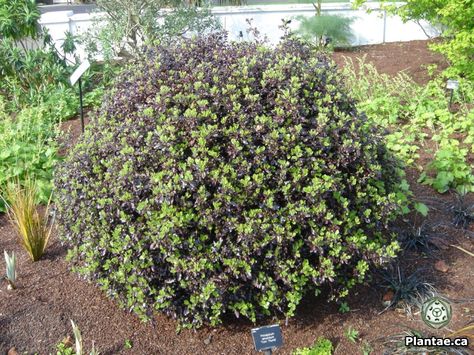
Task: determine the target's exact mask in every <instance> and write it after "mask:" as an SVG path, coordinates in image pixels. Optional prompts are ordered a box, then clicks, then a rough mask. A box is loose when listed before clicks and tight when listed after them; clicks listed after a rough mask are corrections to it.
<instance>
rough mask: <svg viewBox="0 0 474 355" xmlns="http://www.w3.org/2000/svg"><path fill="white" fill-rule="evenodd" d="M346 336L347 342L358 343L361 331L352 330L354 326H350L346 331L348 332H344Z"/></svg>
mask: <svg viewBox="0 0 474 355" xmlns="http://www.w3.org/2000/svg"><path fill="white" fill-rule="evenodd" d="M344 335H345V337H346V338H347V340H349V341H351V342H353V343H357V341H358V340H359V331H358V330H356V329H354V328H352V326H349V328H347V329H346V331H345V332H344Z"/></svg>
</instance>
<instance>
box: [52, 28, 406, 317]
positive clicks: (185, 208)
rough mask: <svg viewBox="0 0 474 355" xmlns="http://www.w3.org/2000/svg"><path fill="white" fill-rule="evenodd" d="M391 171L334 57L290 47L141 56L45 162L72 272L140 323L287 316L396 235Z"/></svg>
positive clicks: (218, 46)
mask: <svg viewBox="0 0 474 355" xmlns="http://www.w3.org/2000/svg"><path fill="white" fill-rule="evenodd" d="M397 171H398V164H397V163H396V161H395V160H394V159H393V158H392V157H391V156H390V155H389V154H388V153H387V150H386V148H385V145H384V143H383V137H382V134H381V133H380V132H379V131H378V129H377V128H375V127H373V126H372V125H371V124H370V123H369V122H368V120H367V119H366V117H365V116H364V115H363V114H361V113H360V112H358V111H357V110H356V108H355V103H354V102H353V101H352V100H351V99H350V98H348V97H347V95H346V94H345V93H344V90H343V84H342V83H341V81H340V79H339V76H338V74H337V71H336V68H335V65H334V64H333V63H332V62H330V61H329V60H328V59H327V58H326V57H323V56H317V55H315V53H314V52H312V51H311V49H309V47H307V46H305V45H304V44H302V43H300V42H297V41H295V40H286V41H283V42H282V43H281V44H280V45H279V46H278V47H276V48H275V49H270V48H267V47H265V46H263V45H261V44H257V43H228V42H226V39H225V35H222V34H214V35H212V36H208V37H204V38H197V39H183V40H181V41H179V42H177V43H175V44H173V45H172V46H171V47H157V48H153V49H149V50H148V52H147V54H146V60H144V61H142V62H136V63H135V64H134V65H133V66H132V67H131V68H130V69H128V70H126V71H125V72H124V74H123V76H122V77H121V78H120V80H118V82H117V84H116V86H115V88H114V89H113V90H112V91H111V92H110V93H109V94H108V97H107V99H106V100H105V102H104V104H103V106H102V108H101V111H100V112H99V114H98V117H97V119H96V120H95V121H94V122H93V123H91V125H90V126H89V128H88V130H87V132H86V134H85V136H84V137H83V138H82V140H81V142H80V143H79V144H78V145H77V146H76V147H75V149H74V150H72V151H71V152H70V154H69V156H68V157H67V159H66V160H65V161H64V162H63V163H62V165H61V166H60V167H59V169H58V170H57V175H56V179H55V183H56V188H57V217H58V220H59V226H60V230H61V232H62V233H61V234H62V236H63V238H64V240H65V241H66V242H67V244H69V246H70V247H71V249H70V257H71V259H72V260H73V261H74V262H75V265H76V269H77V270H78V271H79V272H81V273H83V274H85V275H86V276H88V277H90V278H92V279H94V280H96V281H97V282H98V284H100V285H101V286H102V287H103V288H104V289H106V290H107V291H108V293H109V295H111V296H114V297H117V298H118V299H120V300H121V301H122V304H123V305H124V306H125V307H127V308H129V309H130V310H133V311H135V312H137V313H138V314H139V315H141V316H142V317H144V318H146V317H147V316H149V315H150V311H151V310H153V309H155V310H161V311H164V312H165V313H166V314H168V315H171V316H173V317H175V318H177V319H179V320H180V323H181V324H183V325H188V326H200V325H202V324H203V323H210V324H212V325H215V324H218V323H220V322H221V320H222V317H223V315H224V314H226V313H230V314H235V315H236V316H239V315H243V316H245V317H248V318H250V319H252V320H253V321H255V320H256V318H257V317H260V316H264V315H269V314H274V313H279V312H282V313H284V314H286V315H287V316H292V315H293V314H294V312H295V308H296V306H297V305H298V303H299V302H300V300H301V298H302V297H303V295H304V294H305V293H306V292H318V291H319V289H320V288H321V286H322V285H325V284H330V285H331V287H330V288H331V295H332V297H331V298H334V299H335V298H339V297H344V296H345V295H346V294H347V292H348V290H349V289H350V288H351V287H352V286H353V285H354V284H355V283H357V282H361V281H362V280H364V278H365V275H366V273H367V270H368V268H369V266H370V265H371V264H374V263H379V262H380V261H381V260H384V259H386V258H389V257H392V256H393V255H394V252H395V250H396V249H397V244H396V242H395V241H393V238H392V237H391V236H390V235H389V234H388V233H384V232H383V231H384V228H385V226H386V224H387V223H388V221H389V220H391V218H392V217H393V216H394V213H395V211H396V210H397V198H396V195H397V186H398V185H399V177H398V176H399V175H398V173H397Z"/></svg>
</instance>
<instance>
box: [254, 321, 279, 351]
mask: <svg viewBox="0 0 474 355" xmlns="http://www.w3.org/2000/svg"><path fill="white" fill-rule="evenodd" d="M252 338H253V343H254V345H255V350H257V351H264V352H265V353H266V354H271V353H272V350H273V349H274V348H279V347H280V346H282V345H283V338H282V336H281V329H280V326H279V325H278V324H274V325H267V326H265V327H260V328H254V329H252Z"/></svg>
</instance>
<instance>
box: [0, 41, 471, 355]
mask: <svg viewBox="0 0 474 355" xmlns="http://www.w3.org/2000/svg"><path fill="white" fill-rule="evenodd" d="M365 54H367V61H369V62H373V63H374V64H375V65H376V66H377V68H378V69H379V71H380V72H383V73H387V74H396V73H397V72H399V71H402V70H403V71H405V72H406V73H407V74H409V75H410V76H411V77H412V78H413V79H414V80H415V81H417V82H418V83H426V82H427V81H428V76H427V71H426V65H430V64H436V65H438V67H439V68H440V69H442V68H444V67H446V62H445V61H444V60H443V58H442V57H441V56H438V55H435V54H433V53H432V52H430V51H429V50H428V49H427V42H424V41H414V42H409V43H391V44H384V45H375V46H366V47H361V48H357V49H354V50H352V51H348V52H337V53H335V54H334V57H335V60H336V61H337V62H338V63H339V64H340V65H341V64H342V63H343V59H342V57H343V56H349V57H352V58H355V57H362V56H363V55H365ZM68 127H70V128H71V133H72V136H73V137H72V141H75V140H76V139H77V136H78V135H79V134H80V121H79V120H75V121H71V122H68V123H66V124H65V125H64V128H65V129H68ZM423 154H424V155H426V156H428V155H432V152H430V151H429V150H425V151H424V152H423ZM424 155H421V157H420V160H421V161H425V158H426V157H425V156H424ZM407 177H408V180H409V182H410V184H411V187H412V190H413V192H414V194H415V198H416V199H418V200H420V201H426V202H425V203H427V204H428V205H430V206H435V205H436V206H441V205H442V203H444V202H449V201H451V200H452V199H453V198H454V197H453V196H451V195H448V194H445V195H440V194H438V193H436V192H435V191H434V190H432V189H431V188H429V187H427V186H423V185H420V184H417V183H416V180H417V178H418V172H416V171H410V170H409V171H407ZM433 196H436V201H435V202H433V201H432V200H431V199H432V197H433ZM428 219H429V221H431V222H434V221H436V222H444V224H445V227H443V228H442V232H443V233H444V234H445V236H446V237H445V239H446V241H447V243H446V244H443V245H441V246H440V247H441V251H440V252H439V254H438V255H436V256H434V257H420V256H419V255H418V254H417V255H410V254H408V255H407V256H406V257H405V258H404V259H403V260H400V262H401V263H402V264H404V265H406V266H408V268H409V269H410V270H414V269H418V268H425V270H426V272H424V276H426V278H427V280H429V281H431V282H433V283H434V285H435V286H436V287H437V289H438V291H439V292H440V293H441V294H443V295H444V296H446V297H449V298H450V299H451V300H458V301H459V302H452V306H453V319H452V321H451V323H450V324H449V325H448V327H447V328H448V329H449V330H456V329H459V328H461V327H464V326H466V324H467V323H468V322H469V321H472V320H473V317H474V302H468V301H462V300H466V299H469V298H473V297H474V292H473V290H474V281H473V280H474V278H473V276H474V262H473V261H474V258H473V257H472V256H470V255H468V254H466V253H465V252H463V251H461V250H460V249H458V248H456V247H453V246H452V245H456V246H459V247H461V248H464V249H465V250H469V251H471V252H472V251H473V250H474V244H473V242H472V237H471V238H469V237H468V233H469V232H464V231H461V230H459V229H455V228H453V227H450V226H449V225H450V222H451V216H450V214H449V213H448V212H447V211H446V210H443V209H439V210H432V211H431V212H430V214H429V216H428ZM470 228H471V231H472V232H474V230H473V226H472V225H471V227H470ZM3 249H6V250H10V251H11V250H14V251H15V252H16V253H17V255H18V256H19V261H18V264H19V266H18V273H19V277H18V285H17V286H18V289H17V290H16V291H14V292H12V291H7V290H6V283H3V282H2V284H1V287H0V354H4V353H6V352H7V351H8V350H9V349H10V348H12V347H16V349H18V352H20V353H21V352H26V353H28V354H30V353H35V352H38V353H39V354H49V353H53V352H54V349H55V345H56V344H57V343H58V342H60V341H62V340H63V339H64V338H65V337H66V336H67V335H71V336H72V332H71V326H70V319H73V320H74V322H75V323H76V324H77V325H78V326H79V328H80V329H81V332H82V337H83V339H84V342H85V348H86V349H90V348H91V345H92V341H94V343H95V345H96V348H98V349H99V350H100V352H101V354H119V353H120V354H121V353H123V354H127V353H129V354H252V353H255V351H254V349H253V342H252V339H251V336H250V329H251V328H252V327H254V325H253V324H252V323H250V322H248V321H238V320H235V319H233V318H232V319H228V320H226V321H225V322H224V325H223V326H220V327H218V328H206V327H204V328H202V329H199V330H197V331H188V330H185V331H182V332H181V333H179V334H177V333H176V322H175V321H173V320H170V319H168V318H167V317H165V316H163V315H159V314H158V315H155V316H154V318H153V320H152V321H151V322H149V323H142V322H140V320H139V319H138V318H137V317H136V316H135V315H133V314H130V313H128V312H127V311H126V310H121V309H119V308H118V306H117V304H116V303H115V302H114V301H111V300H110V299H108V298H107V297H106V295H105V293H103V292H102V291H100V290H99V289H98V288H97V287H96V286H95V285H93V284H91V283H88V282H86V281H84V280H82V279H80V278H79V277H78V276H77V275H76V274H73V273H71V272H70V271H69V265H68V263H67V262H66V261H65V256H66V250H65V248H64V247H62V246H61V244H60V243H59V241H58V239H57V236H56V235H53V237H52V240H51V242H50V245H49V247H48V249H47V250H46V253H45V255H44V257H43V258H42V260H40V261H39V262H36V263H32V262H31V261H30V260H29V259H28V257H27V255H26V254H25V253H24V252H23V251H22V250H21V246H20V245H19V244H18V242H17V236H16V235H15V233H14V231H13V229H12V228H11V227H10V225H9V223H8V221H7V218H6V216H4V215H1V216H0V250H3ZM439 260H443V261H444V263H445V264H446V265H447V266H448V269H447V271H446V270H444V271H445V272H442V271H439V270H437V269H435V264H436V262H437V261H439ZM0 270H4V261H3V259H2V260H1V261H0ZM383 296H384V292H383V290H381V289H379V288H376V287H375V286H373V285H372V286H370V285H366V286H359V287H357V288H356V289H354V290H353V292H352V294H351V296H350V297H349V298H348V302H347V303H348V305H349V307H350V311H348V312H345V313H341V312H340V311H339V309H338V308H339V307H338V305H336V304H332V303H327V302H326V297H325V292H323V294H322V295H321V296H319V297H317V298H311V297H310V298H306V299H304V301H303V302H302V304H301V305H300V306H299V307H298V311H297V315H296V316H295V317H294V318H292V319H289V321H288V325H285V319H267V320H266V321H265V322H263V323H261V324H259V325H264V324H272V323H279V324H280V325H281V326H282V333H283V338H284V347H283V348H281V349H280V350H278V351H277V353H281V354H290V353H291V352H292V351H293V350H294V349H296V348H298V347H308V346H310V345H311V344H312V343H313V342H314V341H315V340H316V339H317V338H318V337H321V336H324V337H326V338H328V339H330V340H331V341H332V342H333V344H334V346H335V347H336V351H335V354H360V353H361V349H362V348H363V346H364V344H365V343H367V342H368V343H370V345H371V347H372V348H373V349H374V352H373V353H375V354H381V353H382V349H383V346H382V342H381V339H382V338H383V337H386V336H390V335H394V334H399V333H401V332H403V331H404V330H406V328H404V327H411V328H414V329H417V330H421V331H423V332H426V333H430V334H432V333H437V334H444V335H446V334H448V333H449V330H448V329H447V328H444V329H442V330H440V331H438V332H435V331H432V330H431V329H430V328H428V327H427V326H426V325H425V324H424V323H423V322H422V320H421V317H420V315H419V314H414V315H413V317H411V318H410V317H408V316H407V315H406V314H405V313H403V312H401V311H398V310H388V311H386V312H384V313H382V314H380V312H381V311H382V310H383V309H384V306H383V305H382V297H383ZM461 301H462V302H461ZM350 327H351V328H353V329H355V330H357V331H358V332H359V337H358V338H359V340H357V341H356V342H355V343H353V342H351V341H349V340H348V339H347V338H346V337H345V336H344V334H345V332H346V331H347V329H349V328H350Z"/></svg>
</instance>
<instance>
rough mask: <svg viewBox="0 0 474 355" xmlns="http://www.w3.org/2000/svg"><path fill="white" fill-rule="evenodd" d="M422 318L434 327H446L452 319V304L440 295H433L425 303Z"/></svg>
mask: <svg viewBox="0 0 474 355" xmlns="http://www.w3.org/2000/svg"><path fill="white" fill-rule="evenodd" d="M421 318H422V319H423V321H424V322H425V323H426V324H427V325H429V326H430V327H432V328H436V329H439V328H441V327H444V326H445V325H447V324H448V323H449V321H450V320H451V305H450V304H449V303H448V302H447V301H445V300H443V299H441V298H438V297H433V298H431V299H429V300H428V301H426V302H425V303H423V308H422V310H421Z"/></svg>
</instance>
